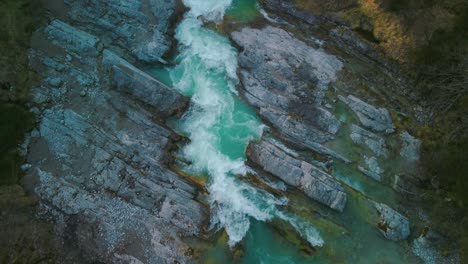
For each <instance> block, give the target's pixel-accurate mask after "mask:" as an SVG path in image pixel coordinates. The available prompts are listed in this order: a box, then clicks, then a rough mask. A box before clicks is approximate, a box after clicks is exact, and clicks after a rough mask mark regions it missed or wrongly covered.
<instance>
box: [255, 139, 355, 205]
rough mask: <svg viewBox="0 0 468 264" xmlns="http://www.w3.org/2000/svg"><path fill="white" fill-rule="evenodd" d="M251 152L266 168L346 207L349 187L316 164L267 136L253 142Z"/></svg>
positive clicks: (312, 194) (324, 200) (329, 202)
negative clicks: (300, 157) (276, 143)
mask: <svg viewBox="0 0 468 264" xmlns="http://www.w3.org/2000/svg"><path fill="white" fill-rule="evenodd" d="M247 156H248V157H249V159H250V160H251V161H252V162H254V163H255V164H256V165H258V166H260V167H261V168H262V169H263V170H265V171H266V172H268V173H271V174H272V175H274V176H276V177H278V178H280V179H281V180H283V181H284V182H286V183H287V184H289V185H291V186H294V187H297V188H298V189H300V190H302V191H303V192H304V193H305V194H306V195H307V196H309V197H310V198H312V199H314V200H317V201H319V202H321V203H323V204H325V205H327V206H329V207H330V208H332V209H335V210H337V211H340V212H341V211H343V209H344V207H345V205H346V192H345V190H344V189H343V187H342V186H341V185H340V184H339V183H338V182H336V181H335V179H334V178H333V177H332V176H330V175H328V174H327V173H325V172H323V171H322V170H320V169H319V168H317V167H315V166H314V165H312V164H310V163H307V162H305V161H302V160H299V159H296V158H294V157H292V156H290V155H288V154H287V153H286V152H284V151H283V150H281V149H280V148H279V147H277V146H275V145H274V143H272V142H268V141H266V140H262V141H261V142H259V143H251V144H250V145H249V147H248V149H247Z"/></svg>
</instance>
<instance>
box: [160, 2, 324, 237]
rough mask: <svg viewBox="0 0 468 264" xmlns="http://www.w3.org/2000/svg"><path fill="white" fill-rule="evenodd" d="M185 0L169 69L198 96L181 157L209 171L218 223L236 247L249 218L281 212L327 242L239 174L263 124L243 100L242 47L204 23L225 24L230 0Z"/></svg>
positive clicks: (186, 122)
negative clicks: (238, 90) (173, 63)
mask: <svg viewBox="0 0 468 264" xmlns="http://www.w3.org/2000/svg"><path fill="white" fill-rule="evenodd" d="M183 2H184V4H185V5H186V6H187V7H188V8H189V9H190V10H189V11H188V12H187V13H186V14H185V17H184V19H183V21H182V22H181V23H180V24H179V25H178V27H177V29H176V36H175V37H176V39H177V40H178V42H179V51H180V54H179V56H178V57H177V59H176V61H177V66H176V67H174V68H172V69H170V71H169V72H170V77H171V79H172V82H173V85H174V87H175V89H177V90H178V91H179V92H181V93H182V94H184V95H186V96H189V97H190V98H191V106H190V109H189V111H188V112H187V113H186V114H185V115H184V116H183V117H182V119H181V120H180V121H179V123H178V128H179V129H180V130H181V131H182V132H183V133H185V134H186V135H187V136H188V137H189V138H190V143H189V144H188V145H187V146H185V147H184V148H183V149H182V151H181V155H182V156H183V157H184V159H186V160H187V161H188V162H189V163H190V165H189V166H188V167H187V168H186V169H187V170H188V171H189V172H191V173H193V174H197V175H208V176H209V179H210V180H209V184H208V190H209V193H210V205H211V208H212V216H211V217H212V219H211V223H212V227H213V228H220V229H221V228H224V229H225V231H226V233H227V234H228V236H229V245H230V246H233V245H235V244H236V243H238V242H239V241H241V240H242V239H243V238H244V236H245V235H246V233H247V231H248V230H249V227H250V218H255V219H257V220H259V221H269V220H271V219H273V218H274V217H278V218H281V219H283V220H285V221H287V222H289V223H290V224H291V225H292V226H293V227H294V228H295V229H296V230H297V231H298V232H299V233H300V234H301V235H302V236H303V237H304V238H305V239H307V240H308V241H309V243H310V244H312V245H313V246H321V245H322V244H323V240H322V238H321V237H320V235H319V234H318V231H317V230H316V229H315V228H314V227H312V226H311V225H310V224H309V223H308V222H305V221H302V220H300V219H298V218H297V217H294V216H292V215H290V214H288V213H286V212H283V211H281V210H279V209H278V206H279V205H284V204H285V203H287V199H286V198H276V197H274V196H273V195H271V194H269V193H267V192H265V191H263V190H260V189H258V188H255V187H254V186H251V185H250V184H248V183H246V182H243V181H242V180H240V179H238V178H237V177H239V176H240V177H242V175H245V174H246V173H248V172H249V169H248V167H247V166H246V165H245V149H246V147H247V144H248V142H249V141H250V140H254V139H258V138H260V136H261V135H262V130H263V128H264V126H263V125H262V123H261V122H260V121H259V119H258V118H257V117H256V116H255V113H254V112H253V111H252V110H251V109H250V108H249V107H248V106H247V105H245V104H244V103H243V102H241V101H240V100H239V99H238V97H237V93H236V90H235V86H236V85H237V84H238V83H239V80H238V77H237V74H236V72H237V67H238V65H237V51H236V50H235V49H234V48H233V47H232V46H231V44H230V42H229V40H228V39H227V38H225V37H223V36H221V35H220V34H218V33H216V32H214V31H213V30H209V29H206V28H204V27H203V25H204V22H207V21H211V22H215V23H218V22H220V21H221V20H222V18H223V16H224V13H225V12H226V10H227V9H228V8H229V6H230V5H231V0H183Z"/></svg>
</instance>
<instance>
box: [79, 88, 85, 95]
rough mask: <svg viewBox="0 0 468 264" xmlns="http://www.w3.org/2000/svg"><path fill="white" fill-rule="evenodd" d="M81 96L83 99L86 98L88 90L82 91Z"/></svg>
mask: <svg viewBox="0 0 468 264" xmlns="http://www.w3.org/2000/svg"><path fill="white" fill-rule="evenodd" d="M80 96H81V97H85V96H86V90H84V89H83V90H81V92H80Z"/></svg>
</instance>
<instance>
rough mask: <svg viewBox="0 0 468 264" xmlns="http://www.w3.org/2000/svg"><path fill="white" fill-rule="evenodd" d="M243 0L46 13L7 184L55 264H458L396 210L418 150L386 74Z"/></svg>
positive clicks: (169, 1)
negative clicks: (46, 226)
mask: <svg viewBox="0 0 468 264" xmlns="http://www.w3.org/2000/svg"><path fill="white" fill-rule="evenodd" d="M241 2H242V3H241ZM247 2H249V1H247ZM251 2H252V5H249V4H247V3H245V1H238V2H236V0H234V1H232V2H231V1H203V0H184V1H182V2H179V1H175V0H138V1H130V0H125V1H117V0H115V1H114V0H112V1H99V0H96V1H73V0H65V1H59V0H56V1H50V2H49V3H48V4H46V8H48V10H49V11H50V12H49V14H48V15H49V20H50V22H49V23H47V25H45V26H44V27H43V28H40V29H39V30H37V31H36V32H35V33H34V35H33V37H32V41H31V43H32V44H31V45H32V48H31V50H30V64H31V67H32V68H33V69H34V70H35V71H37V73H38V75H39V77H40V82H39V83H38V84H37V86H36V87H33V89H32V97H33V99H32V102H31V111H33V112H35V113H36V114H37V116H38V117H39V122H38V127H37V128H36V129H34V130H33V131H32V132H31V133H30V135H29V136H28V138H27V142H26V143H27V145H28V151H27V164H26V165H25V166H24V168H25V171H26V176H25V178H24V184H25V186H26V187H27V189H28V190H29V191H30V192H32V193H34V194H35V195H36V196H37V197H38V199H39V201H40V202H39V203H40V211H41V216H40V217H41V218H44V219H47V220H48V221H51V222H52V223H53V225H54V228H55V230H54V232H55V234H56V236H57V239H58V240H59V241H61V242H62V243H59V244H60V246H59V247H61V248H60V249H61V250H62V252H63V253H61V254H59V256H58V259H60V261H62V262H78V263H80V262H83V263H91V262H102V263H193V262H194V263H197V262H201V263H207V262H208V261H214V263H221V262H223V261H226V262H235V261H238V262H242V263H259V262H261V261H263V262H264V263H274V262H272V261H274V260H275V259H276V260H277V259H278V257H279V256H285V259H284V261H292V262H294V263H309V262H313V261H315V262H317V263H330V262H345V263H377V262H379V261H381V262H386V263H419V262H422V261H423V260H425V261H426V262H428V261H427V260H428V258H424V257H421V255H425V254H426V255H427V254H429V253H428V252H430V254H432V255H431V256H433V257H432V260H434V261H436V262H435V263H437V261H444V262H445V263H457V261H458V258H457V256H456V255H455V254H448V255H445V256H443V255H441V254H439V253H438V251H437V248H436V247H435V246H434V245H433V243H431V242H430V241H426V240H425V239H426V233H427V232H423V229H424V227H425V226H427V225H429V220H428V219H427V218H425V217H424V212H423V211H421V210H420V209H419V208H417V207H416V206H415V205H413V204H411V203H409V202H407V200H405V199H403V198H404V197H406V196H407V195H411V193H412V192H414V191H415V190H416V191H417V186H416V184H414V183H415V182H418V178H417V175H418V174H417V171H418V169H419V152H420V146H421V143H420V141H419V140H418V139H417V138H416V137H414V135H412V134H411V129H410V127H407V126H405V125H404V124H403V123H404V122H403V121H402V120H406V119H411V118H412V109H411V106H410V105H407V104H406V101H405V100H404V98H403V96H402V95H403V94H404V91H405V89H406V88H407V87H406V86H405V85H406V84H405V82H404V80H401V79H397V78H395V72H397V71H396V70H395V69H394V68H393V67H394V66H393V65H392V64H391V63H390V62H388V61H386V59H385V58H384V57H383V56H381V55H380V54H379V53H378V52H377V51H375V50H374V48H373V46H372V45H371V44H370V43H369V42H367V41H366V40H363V39H361V38H360V37H359V36H358V35H356V34H355V33H353V32H352V31H350V30H348V29H346V28H345V27H343V26H341V25H339V24H337V23H334V22H333V21H330V20H325V19H324V18H321V17H315V16H313V15H311V14H309V13H307V12H305V11H303V10H299V9H297V8H296V7H295V6H294V5H293V4H292V3H289V1H284V3H280V2H281V1H260V2H259V3H256V1H251ZM249 3H250V2H249ZM184 4H185V7H184ZM251 7H253V8H254V9H253V12H254V15H252V16H251V17H250V16H249V19H240V18H239V12H235V11H232V13H230V12H231V11H230V10H234V9H235V8H251ZM226 12H227V14H225V13H226ZM240 13H242V12H240ZM223 17H224V20H223ZM234 47H236V48H237V50H236V49H235V48H234ZM210 49H211V50H210ZM173 53H177V54H176V55H174V54H173ZM153 68H158V69H161V68H164V69H165V71H163V72H164V73H163V74H166V76H165V78H163V77H161V75H160V74H159V75H158V74H155V72H154V71H153V70H152V69H153ZM167 80H170V81H169V82H168V81H167ZM390 97H391V98H390ZM386 98H388V100H386ZM210 111H212V112H210ZM226 120H227V121H226ZM262 123H263V124H264V125H263V124H262ZM227 125H229V126H227ZM203 136H205V138H202V137H203ZM402 197H403V198H402ZM210 223H211V225H210ZM222 233H225V234H226V235H227V236H225V235H223V234H222ZM429 233H430V236H437V234H433V233H431V232H429ZM421 234H422V235H421ZM267 238H270V239H267ZM228 244H229V246H231V247H228ZM301 250H302V251H301ZM233 252H234V253H233ZM429 263H430V262H429Z"/></svg>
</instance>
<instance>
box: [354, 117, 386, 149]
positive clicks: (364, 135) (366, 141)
mask: <svg viewBox="0 0 468 264" xmlns="http://www.w3.org/2000/svg"><path fill="white" fill-rule="evenodd" d="M350 128H351V135H350V137H351V139H352V140H353V142H354V143H356V144H361V145H366V146H367V147H369V149H370V150H372V152H374V154H376V155H377V156H380V157H388V149H387V148H386V144H385V140H384V139H383V138H382V137H380V136H378V135H376V134H374V133H372V132H370V131H368V130H365V129H363V128H361V127H359V126H356V125H354V124H351V126H350Z"/></svg>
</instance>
